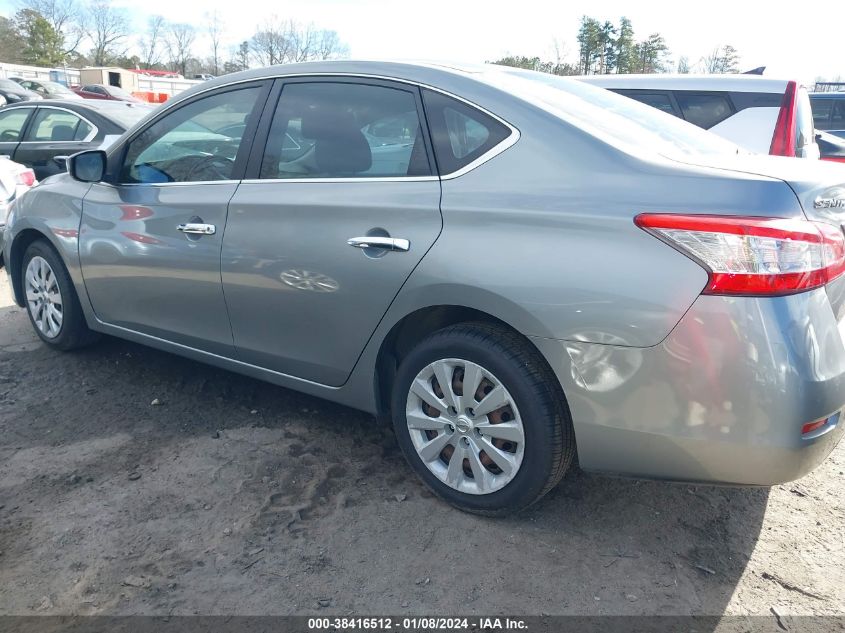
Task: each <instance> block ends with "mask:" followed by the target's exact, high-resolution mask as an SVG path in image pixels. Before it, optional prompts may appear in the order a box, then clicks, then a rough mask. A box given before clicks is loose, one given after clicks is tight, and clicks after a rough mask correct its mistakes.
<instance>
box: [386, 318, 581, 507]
mask: <svg viewBox="0 0 845 633" xmlns="http://www.w3.org/2000/svg"><path fill="white" fill-rule="evenodd" d="M392 411H393V424H394V428H395V430H396V436H397V438H398V441H399V444H400V446H401V447H402V451H403V453H404V454H405V457H406V458H407V459H408V461H409V463H410V464H411V466H412V467H413V469H414V470H415V471H416V473H417V474H418V475H419V476H420V477H421V478H422V479H423V481H425V482H426V484H428V485H429V486H430V487H431V489H432V490H433V491H434V492H435V493H437V494H438V495H439V496H440V497H442V498H443V499H445V500H446V501H448V502H450V503H452V504H453V505H455V506H457V507H459V508H461V509H462V510H467V511H469V512H475V513H479V514H486V515H504V514H509V513H512V512H516V511H518V510H521V509H523V508H525V507H527V506H529V505H531V504H532V503H534V502H535V501H537V500H538V499H539V498H540V497H542V496H543V495H544V494H545V493H546V492H548V491H549V490H550V489H551V488H552V487H553V486H554V485H555V484H556V483H557V482H558V481H559V480H560V478H561V477H562V476H563V474H564V473H565V472H566V469H567V468H568V466H569V464H570V463H571V461H572V458H573V455H574V452H575V439H574V434H573V432H572V423H571V421H570V419H569V413H568V410H567V407H566V404H565V401H564V399H563V394H562V393H561V391H560V387H559V386H558V383H557V379H556V378H555V376H554V374H553V373H552V372H551V370H550V369H549V368H548V366H547V365H546V364H545V362H544V360H543V359H542V357H540V355H539V353H538V352H537V350H536V349H534V348H533V347H531V345H530V344H529V343H528V342H527V341H525V340H524V339H523V338H522V337H520V336H518V335H517V334H515V333H513V332H511V331H509V330H506V329H504V328H501V327H497V326H494V325H490V324H485V323H470V324H460V325H455V326H450V327H447V328H445V329H443V330H439V331H437V332H435V333H433V334H431V335H430V336H428V337H427V338H426V339H424V340H423V341H422V342H420V343H419V345H418V346H417V347H416V348H415V349H414V350H412V351H411V353H410V354H408V356H407V357H406V358H405V359H404V360H403V362H402V364H401V365H400V368H399V371H398V374H397V377H396V381H395V382H394V391H393V398H392Z"/></svg>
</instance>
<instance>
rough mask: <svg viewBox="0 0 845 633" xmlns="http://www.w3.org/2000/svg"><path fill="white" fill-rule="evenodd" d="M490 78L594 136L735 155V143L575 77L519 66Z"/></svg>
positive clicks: (638, 146)
mask: <svg viewBox="0 0 845 633" xmlns="http://www.w3.org/2000/svg"><path fill="white" fill-rule="evenodd" d="M489 74H490V76H491V79H493V83H495V84H496V85H498V86H499V87H501V88H503V89H504V90H507V91H508V92H511V93H512V94H516V95H519V96H521V97H523V98H525V99H527V100H528V101H531V102H533V103H535V104H536V105H539V106H541V107H543V108H544V109H547V110H550V111H552V112H553V113H554V114H556V115H558V116H559V117H560V118H562V119H564V120H566V121H568V122H570V123H572V124H574V125H577V126H578V127H579V128H582V129H584V130H586V131H588V132H590V133H592V134H594V135H595V136H598V137H604V138H609V139H611V140H612V141H616V142H617V143H622V144H624V145H627V146H628V147H629V148H632V149H635V150H637V151H641V150H642V149H644V148H653V150H654V151H655V152H657V153H659V154H662V155H664V156H670V157H671V156H677V155H678V154H682V155H689V154H716V155H725V154H732V155H735V154H737V153H739V151H740V150H739V148H737V146H736V145H734V144H732V143H730V142H728V141H726V140H724V139H722V138H720V137H718V136H716V135H715V134H711V133H709V132H705V131H704V130H702V129H700V128H697V127H696V126H694V125H691V124H689V123H687V122H685V121H682V120H680V119H678V118H677V117H674V116H672V115H671V114H666V113H665V112H661V111H660V110H656V109H655V108H652V107H650V106H647V105H644V104H642V103H638V102H637V101H634V100H633V99H629V98H628V97H623V96H620V95H617V94H615V93H613V92H610V91H609V90H605V89H603V88H596V87H595V86H590V85H587V84H585V83H582V82H580V81H577V80H574V79H568V78H565V77H559V76H557V75H550V74H548V73H539V72H533V71H526V70H518V69H504V70H498V69H497V70H496V71H493V72H491V73H489Z"/></svg>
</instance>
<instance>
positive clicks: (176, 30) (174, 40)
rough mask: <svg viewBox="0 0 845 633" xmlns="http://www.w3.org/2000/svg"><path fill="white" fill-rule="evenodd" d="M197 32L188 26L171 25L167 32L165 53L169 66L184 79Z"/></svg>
mask: <svg viewBox="0 0 845 633" xmlns="http://www.w3.org/2000/svg"><path fill="white" fill-rule="evenodd" d="M196 37H197V32H196V30H195V29H194V27H193V26H191V25H190V24H171V25H170V28H169V29H168V31H167V40H166V41H167V52H168V56H169V57H170V66H171V68H172V69H173V70H174V71H178V72H179V73H181V74H182V76H183V77H184V76H185V74H187V72H188V62H189V61H190V59H191V50H192V48H193V46H194V40H195V39H196Z"/></svg>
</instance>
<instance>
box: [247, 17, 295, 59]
mask: <svg viewBox="0 0 845 633" xmlns="http://www.w3.org/2000/svg"><path fill="white" fill-rule="evenodd" d="M288 34H289V24H288V23H285V22H282V21H281V20H279V18H278V17H277V16H275V15H274V16H271V17H270V18H268V19H267V20H266V21H265V22H264V24H263V26H262V27H260V28H259V29H258V30H257V31H256V32H255V35H253V36H252V43H251V49H252V53H253V55H254V56H255V59H256V60H257V61H258V63H259V64H260V65H261V66H272V65H274V64H281V63H284V62H285V61H289V59H288V57H289V55H290V51H291V46H292V42H291V41H290V39H289V37H288Z"/></svg>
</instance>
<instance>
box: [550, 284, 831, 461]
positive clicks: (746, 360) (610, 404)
mask: <svg viewBox="0 0 845 633" xmlns="http://www.w3.org/2000/svg"><path fill="white" fill-rule="evenodd" d="M561 345H562V346H563V347H564V349H565V350H566V353H567V354H568V356H569V358H570V359H571V361H572V364H571V367H570V368H569V371H568V374H567V376H565V379H566V380H567V382H568V383H569V388H568V393H567V394H566V395H567V398H568V399H569V400H570V405H571V406H572V408H573V410H574V411H573V418H574V419H575V422H576V430H577V426H578V424H581V425H599V426H604V427H613V428H617V429H628V430H631V431H636V432H644V433H651V434H655V435H670V436H673V437H686V438H690V439H706V440H713V441H719V442H742V443H744V442H754V441H756V440H757V439H758V438H760V437H765V438H766V441H767V442H772V443H775V444H780V445H783V446H791V445H792V444H794V442H795V441H796V440H797V439H798V435H797V434H796V432H795V425H796V424H801V423H803V422H807V421H810V420H812V419H816V418H818V417H822V416H825V415H828V414H830V413H832V412H834V411H836V410H838V409H839V408H840V407H841V406H842V403H843V401H845V393H841V390H840V389H838V388H832V387H831V385H838V384H840V383H842V381H843V376H845V346H843V338H842V334H841V333H840V330H839V325H838V323H837V319H836V316H835V315H834V313H833V310H832V308H831V306H830V302H829V300H828V298H827V294H826V293H825V290H824V289H823V288H820V289H817V290H814V291H811V292H806V293H801V294H798V295H793V296H789V297H777V298H756V299H755V298H744V297H737V298H731V297H713V296H702V297H700V298H699V299H698V300H697V301H696V302H695V304H694V305H693V306H692V308H690V310H689V312H688V313H687V314H686V315H685V316H684V318H683V319H682V320H681V322H680V323H679V324H678V325H677V327H675V328H674V329H673V330H672V332H671V333H670V334H669V336H668V337H667V338H666V339H665V340H664V341H663V342H661V343H660V344H659V345H656V346H653V347H650V348H642V349H637V348H630V347H620V346H617V345H599V344H592V343H579V342H575V341H566V342H561ZM562 380H563V378H562ZM576 432H577V431H576Z"/></svg>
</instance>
